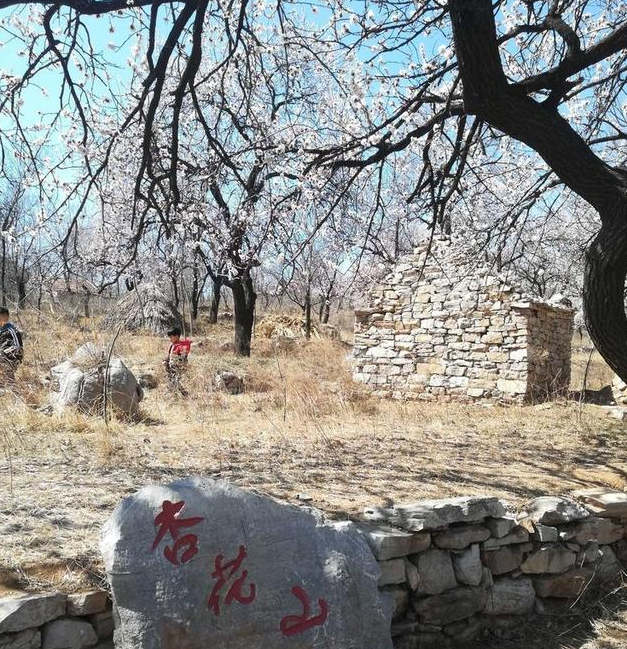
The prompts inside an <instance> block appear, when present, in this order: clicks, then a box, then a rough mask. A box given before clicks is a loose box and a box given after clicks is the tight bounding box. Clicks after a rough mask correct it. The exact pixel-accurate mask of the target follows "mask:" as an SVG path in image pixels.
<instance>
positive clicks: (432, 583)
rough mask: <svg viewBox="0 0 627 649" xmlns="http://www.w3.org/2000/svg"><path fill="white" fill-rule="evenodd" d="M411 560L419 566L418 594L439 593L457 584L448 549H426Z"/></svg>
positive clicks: (411, 557)
mask: <svg viewBox="0 0 627 649" xmlns="http://www.w3.org/2000/svg"><path fill="white" fill-rule="evenodd" d="M409 560H410V561H411V562H412V563H413V564H414V565H415V566H416V567H417V568H418V575H419V576H420V583H419V585H418V588H417V591H416V592H417V593H418V594H420V595H437V594H439V593H442V592H444V591H445V590H449V589H451V588H454V587H455V586H457V580H456V579H455V572H454V570H453V563H452V561H451V556H450V555H449V553H448V552H447V551H446V550H436V549H431V550H425V552H422V553H421V554H414V555H412V556H410V557H409Z"/></svg>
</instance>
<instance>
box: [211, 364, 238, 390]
mask: <svg viewBox="0 0 627 649" xmlns="http://www.w3.org/2000/svg"><path fill="white" fill-rule="evenodd" d="M213 382H214V384H215V386H216V387H217V388H218V389H219V390H223V391H224V392H228V393H229V394H242V392H244V390H245V384H244V377H242V376H239V375H238V374H236V373H235V372H232V371H230V370H220V371H219V372H218V373H217V374H216V375H215V377H214V381H213Z"/></svg>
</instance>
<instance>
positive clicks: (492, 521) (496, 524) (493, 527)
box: [483, 518, 516, 539]
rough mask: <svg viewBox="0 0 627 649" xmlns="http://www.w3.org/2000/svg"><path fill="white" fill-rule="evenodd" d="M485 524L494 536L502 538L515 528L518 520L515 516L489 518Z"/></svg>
mask: <svg viewBox="0 0 627 649" xmlns="http://www.w3.org/2000/svg"><path fill="white" fill-rule="evenodd" d="M483 524H484V525H485V526H486V527H487V528H488V529H489V530H490V534H491V535H492V536H493V537H494V538H497V539H501V538H503V537H504V536H507V535H508V534H509V533H510V532H511V531H512V530H513V529H514V527H515V525H516V521H515V520H514V519H513V518H488V519H486V520H485V521H484V523H483Z"/></svg>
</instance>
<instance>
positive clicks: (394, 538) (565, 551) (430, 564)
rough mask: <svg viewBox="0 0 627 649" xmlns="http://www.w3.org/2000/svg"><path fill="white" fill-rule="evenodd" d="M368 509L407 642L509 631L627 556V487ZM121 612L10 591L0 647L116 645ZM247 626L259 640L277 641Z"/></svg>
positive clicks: (616, 569)
mask: <svg viewBox="0 0 627 649" xmlns="http://www.w3.org/2000/svg"><path fill="white" fill-rule="evenodd" d="M364 518H365V519H366V520H365V521H363V522H359V523H357V529H358V531H359V533H360V534H362V535H363V537H364V538H365V540H366V541H367V543H368V546H369V547H370V549H371V550H372V553H373V554H374V557H375V558H376V560H377V562H378V566H379V591H380V596H381V598H382V600H386V601H391V602H392V603H393V609H394V613H393V617H392V625H391V629H390V630H389V633H390V636H391V637H392V640H393V644H394V647H395V649H411V648H414V647H421V649H425V648H427V647H437V649H445V648H446V647H451V648H454V647H456V646H459V647H461V646H464V643H465V642H466V641H467V640H470V639H474V638H477V637H479V636H486V635H494V636H496V637H501V636H506V637H507V634H509V633H510V631H511V630H512V629H524V628H525V626H531V625H533V624H534V623H535V621H536V620H537V619H538V617H542V615H544V614H548V615H550V614H551V613H552V612H554V608H553V606H554V604H555V602H563V603H565V604H566V603H569V602H573V601H575V600H576V599H578V598H579V597H580V596H581V595H582V594H583V593H584V591H585V590H586V589H587V588H588V587H589V586H590V585H591V584H598V585H599V586H601V587H605V588H606V589H607V591H608V592H609V591H610V590H611V588H613V584H614V583H615V582H616V581H617V580H618V579H619V578H620V576H621V571H622V563H623V562H624V561H625V558H626V557H627V540H626V538H627V494H626V493H624V492H606V491H603V490H588V491H581V492H578V493H575V494H573V498H572V499H567V498H563V497H559V498H556V497H548V496H545V497H540V498H535V499H534V500H531V501H530V502H528V503H527V504H526V505H525V506H524V507H523V508H522V509H521V510H519V511H518V512H514V509H513V507H512V506H511V505H510V504H508V503H507V502H504V501H502V500H499V499H497V498H491V497H477V496H474V497H459V498H452V499H446V500H426V501H420V502H417V503H413V504H409V505H405V506H393V507H390V508H368V509H366V510H365V512H364ZM365 550H366V552H368V551H367V548H365ZM199 561H200V564H199V565H200V567H202V566H204V562H205V561H206V557H199ZM372 561H373V559H372V556H371V555H368V557H367V561H365V563H367V562H372ZM346 574H347V575H348V576H347V577H345V578H346V579H349V580H351V579H352V580H354V581H355V583H357V581H358V580H359V578H360V576H359V574H358V572H356V573H353V572H351V571H349V572H348V573H346ZM351 575H352V576H351ZM374 578H376V574H373V579H374ZM604 584H607V585H606V586H604ZM176 592H178V591H176ZM171 595H172V593H170V596H171ZM382 604H385V602H382ZM188 612H189V611H188ZM127 613H128V611H127ZM113 619H114V616H113V614H112V611H111V605H110V602H109V599H108V595H107V593H105V592H104V591H93V592H89V593H79V594H77V595H69V596H66V595H61V594H46V595H31V596H27V597H21V598H4V599H0V648H1V649H39V648H43V649H84V648H86V647H96V649H112V647H113V645H112V643H111V641H110V638H111V637H112V632H113ZM370 622H371V623H373V622H372V620H371V621H370ZM251 628H252V627H251ZM325 630H326V629H325ZM384 633H385V634H387V629H386V630H384ZM247 637H248V641H249V642H250V645H249V646H250V647H257V646H264V647H265V646H267V645H263V644H262V645H259V638H256V637H254V636H252V635H249V636H247ZM335 639H336V638H335ZM142 646H144V645H142ZM212 646H215V649H227V647H228V648H229V649H230V645H228V644H226V645H225V644H224V643H222V642H216V643H215V645H212ZM295 646H302V645H295ZM329 646H338V645H337V643H336V644H332V643H331V644H329ZM351 646H352V645H351ZM356 646H357V645H356Z"/></svg>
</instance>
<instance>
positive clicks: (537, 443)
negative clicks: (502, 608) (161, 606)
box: [0, 317, 627, 647]
mask: <svg viewBox="0 0 627 649" xmlns="http://www.w3.org/2000/svg"><path fill="white" fill-rule="evenodd" d="M21 324H22V327H23V329H24V330H25V332H26V334H27V335H26V345H27V352H28V353H27V361H26V362H25V364H24V366H23V367H22V368H21V369H20V377H19V382H18V386H17V389H16V391H15V393H7V392H5V393H4V394H2V395H0V412H1V418H0V449H2V454H0V539H2V541H1V544H0V595H1V594H2V593H3V592H4V593H7V592H12V591H21V590H28V589H35V588H39V589H40V588H46V587H51V586H54V587H57V588H59V587H60V588H63V589H67V590H71V589H75V588H77V587H78V586H80V585H83V584H84V583H85V582H88V581H93V580H98V579H99V560H98V550H97V540H98V534H99V529H100V526H101V525H102V523H103V522H104V521H105V520H106V519H107V517H108V516H109V515H110V513H111V511H112V509H113V508H114V507H115V505H116V504H117V502H119V500H120V499H121V498H122V497H123V496H124V495H126V494H129V493H132V492H133V491H134V490H136V489H138V488H139V487H141V486H143V485H145V484H146V483H150V482H167V481H170V480H172V479H174V478H178V477H184V476H188V475H204V476H213V477H216V478H218V477H219V478H224V479H227V480H229V481H231V482H233V483H235V484H238V485H241V486H245V487H247V488H251V489H256V490H258V491H260V492H263V493H266V494H269V495H272V496H276V497H278V498H281V499H284V500H288V501H291V502H298V499H297V495H298V494H307V495H308V496H310V497H311V498H312V499H313V504H314V505H315V506H317V507H319V508H320V509H322V510H324V511H326V512H327V513H329V514H330V515H332V516H336V517H346V516H351V517H357V516H359V514H360V512H361V511H362V509H363V507H365V506H367V505H376V504H384V503H387V504H389V503H390V502H391V501H395V502H403V501H405V502H407V501H412V500H416V499H420V498H428V497H446V496H452V495H461V494H481V493H490V494H495V495H499V496H502V497H504V498H506V499H508V500H510V501H511V502H512V503H513V505H514V506H518V505H520V504H521V503H522V502H524V501H525V500H526V499H527V498H529V497H533V496H537V495H541V494H547V493H548V494H559V493H567V492H568V491H570V490H572V489H575V488H582V487H588V486H596V485H605V486H608V487H612V488H618V489H623V488H626V487H627V425H626V424H624V423H620V422H618V421H615V420H613V419H611V418H609V417H607V414H606V411H605V410H604V409H603V408H601V407H598V406H592V405H586V404H578V403H576V402H568V401H566V400H562V401H558V402H554V403H552V404H539V405H529V406H524V407H520V406H509V407H502V406H489V407H488V406H486V405H480V404H476V405H461V404H455V403H429V402H416V403H401V402H392V401H386V400H377V399H375V398H373V397H371V396H370V395H369V394H368V393H367V392H365V391H364V390H363V389H362V388H361V387H360V386H357V385H354V384H353V383H352V381H351V377H350V369H349V363H348V361H347V359H346V356H347V355H348V354H349V352H350V347H349V346H348V345H346V344H342V343H338V342H331V341H329V340H311V341H310V342H305V341H302V342H300V343H299V344H298V345H297V346H296V348H295V349H294V350H292V351H290V352H289V353H284V352H280V351H276V350H275V349H274V348H273V344H272V342H271V341H269V340H265V339H256V340H255V341H254V345H253V356H252V358H251V359H241V358H235V357H233V356H231V355H229V354H228V353H227V352H224V351H220V346H221V345H222V344H223V343H224V342H226V341H228V340H229V339H230V335H231V331H230V327H229V326H227V325H221V326H217V327H205V328H204V329H201V331H200V333H199V334H198V335H195V336H194V337H193V339H194V341H195V342H196V345H195V346H194V348H193V356H192V358H191V363H190V371H189V373H188V375H187V377H186V379H185V384H186V386H187V388H188V389H189V391H190V395H189V397H187V398H182V397H180V396H177V395H172V394H170V393H169V392H168V390H167V389H166V386H165V385H164V383H163V382H162V383H160V385H159V387H158V388H157V389H156V390H153V391H150V392H148V393H147V396H146V399H145V400H144V402H143V403H142V407H141V416H140V417H139V418H138V419H137V420H136V421H132V422H129V421H123V420H119V419H117V420H114V421H112V422H110V423H109V425H108V426H105V424H104V422H103V421H102V420H101V419H99V418H97V417H88V416H85V415H80V414H77V413H66V414H64V415H62V416H57V415H49V414H45V413H44V412H41V411H39V410H38V407H39V406H41V405H43V404H44V403H45V400H46V397H47V389H46V388H45V387H44V385H43V384H42V382H41V378H42V377H44V376H45V375H46V374H47V371H48V369H49V367H51V366H52V365H53V364H55V363H56V362H58V361H61V360H63V359H64V358H65V357H66V356H67V355H68V354H70V353H72V352H73V351H74V350H75V349H76V348H77V347H78V346H79V345H80V344H81V343H82V342H85V341H87V340H95V341H96V342H100V343H104V344H108V342H109V340H110V335H109V334H107V335H96V334H93V333H86V332H83V333H81V332H79V331H76V330H73V329H71V328H70V327H68V326H64V325H61V324H59V323H53V324H52V325H51V323H50V322H39V323H38V322H37V320H36V319H35V318H34V317H33V318H30V319H29V318H26V319H25V321H24V322H22V323H21ZM198 343H200V344H198ZM166 349H167V340H164V339H158V338H156V337H152V336H143V335H136V336H122V337H121V338H120V339H119V341H118V343H117V346H116V354H117V355H119V356H121V357H122V358H124V359H125V360H126V361H127V364H128V365H129V366H130V367H131V368H133V369H140V368H141V369H152V370H154V372H155V373H156V374H159V372H160V361H161V358H162V357H163V356H164V354H165V350H166ZM588 357H589V353H588V352H586V351H577V352H576V353H575V355H574V368H573V389H579V388H580V387H581V380H582V377H583V374H584V370H585V366H586V364H587V363H588ZM218 369H236V370H238V371H240V372H243V373H245V374H246V375H247V392H246V393H245V394H242V395H233V396H232V395H226V394H222V393H219V392H216V391H215V390H214V388H213V387H212V381H211V379H212V376H213V375H214V374H215V372H216V371H217V370H218ZM160 378H161V377H160ZM608 380H609V381H611V372H609V370H608V369H607V368H606V367H605V366H604V364H603V363H602V362H601V361H600V359H598V358H596V357H595V356H594V355H593V357H592V360H591V362H590V365H589V369H588V380H587V387H588V388H589V389H600V388H601V387H603V385H606V384H607V383H608ZM503 646H506V645H503ZM599 646H605V645H599ZM607 646H608V647H610V646H614V645H607ZM616 646H619V645H616ZM623 646H625V645H623Z"/></svg>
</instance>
